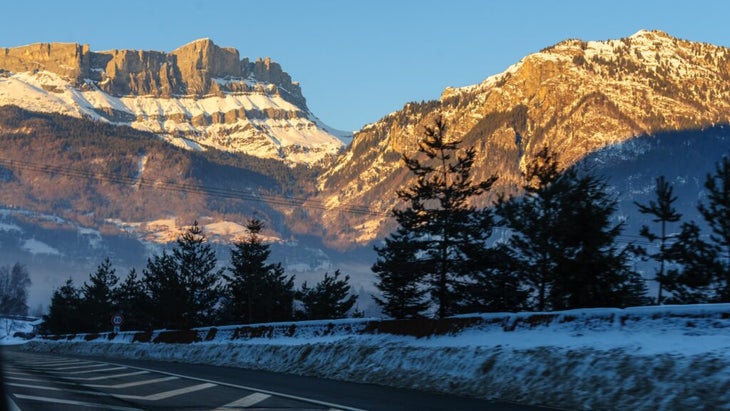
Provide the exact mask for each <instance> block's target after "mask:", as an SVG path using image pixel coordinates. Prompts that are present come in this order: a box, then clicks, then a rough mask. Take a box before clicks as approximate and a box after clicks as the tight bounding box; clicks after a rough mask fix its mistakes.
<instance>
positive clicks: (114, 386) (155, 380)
mask: <svg viewBox="0 0 730 411" xmlns="http://www.w3.org/2000/svg"><path fill="white" fill-rule="evenodd" d="M177 379H178V377H162V378H153V379H151V380H142V381H132V382H127V383H122V384H108V385H105V384H83V385H84V387H91V388H111V389H120V388H129V387H138V386H140V385H148V384H156V383H158V382H164V381H172V380H177Z"/></svg>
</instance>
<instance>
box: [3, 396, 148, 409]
mask: <svg viewBox="0 0 730 411" xmlns="http://www.w3.org/2000/svg"><path fill="white" fill-rule="evenodd" d="M14 395H15V398H20V399H21V400H30V401H41V402H50V403H53V404H66V405H77V406H80V407H90V408H94V409H96V410H113V411H144V410H142V409H141V408H129V407H117V406H115V405H107V404H95V403H92V402H84V401H72V400H64V399H61V398H48V397H38V396H35V395H23V394H14Z"/></svg>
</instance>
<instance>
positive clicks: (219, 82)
mask: <svg viewBox="0 0 730 411" xmlns="http://www.w3.org/2000/svg"><path fill="white" fill-rule="evenodd" d="M0 105H17V106H20V107H22V108H25V109H29V110H34V111H44V112H59V113H63V114H69V115H74V116H77V117H88V118H92V119H99V120H102V121H109V122H113V123H122V124H128V125H131V126H133V127H136V128H138V129H141V130H145V131H152V132H155V133H157V134H160V135H163V136H164V137H166V138H167V139H168V140H170V141H171V142H173V143H175V144H177V145H180V146H183V147H188V148H193V149H204V148H205V147H215V148H218V149H222V150H227V151H233V152H243V153H247V154H253V155H257V156H260V157H268V158H279V159H283V160H285V161H289V162H293V163H300V162H305V163H312V162H317V161H319V160H321V159H322V158H324V157H326V156H328V155H334V154H336V153H337V152H338V151H339V150H340V149H341V148H342V146H343V143H342V142H341V141H340V140H339V139H338V138H337V137H345V138H346V137H347V135H346V133H343V134H338V136H335V135H333V134H332V131H331V130H329V129H328V128H327V127H326V126H324V125H323V124H322V123H321V122H320V121H319V120H318V119H317V118H316V117H314V115H312V114H311V113H310V112H309V109H308V108H307V104H306V99H305V98H304V96H303V95H302V91H301V88H300V86H299V84H298V83H297V82H294V81H292V78H291V76H289V74H287V73H286V72H285V71H283V70H282V68H281V66H280V65H279V64H278V63H276V62H273V61H272V60H271V59H270V58H265V59H261V58H259V59H257V60H255V61H250V60H249V59H248V58H243V59H241V58H240V56H239V53H238V50H236V49H233V48H227V47H219V46H217V45H216V44H215V43H213V41H211V40H210V39H201V40H196V41H194V42H191V43H188V44H186V45H184V46H182V47H180V48H178V49H175V50H173V51H172V52H169V53H165V52H159V51H138V50H108V51H90V49H89V46H88V45H79V44H60V43H41V44H32V45H28V46H22V47H15V48H3V49H0ZM303 153H309V155H303Z"/></svg>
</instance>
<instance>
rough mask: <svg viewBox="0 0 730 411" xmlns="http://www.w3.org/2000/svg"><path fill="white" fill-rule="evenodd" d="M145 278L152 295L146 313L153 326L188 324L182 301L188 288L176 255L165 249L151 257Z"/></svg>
mask: <svg viewBox="0 0 730 411" xmlns="http://www.w3.org/2000/svg"><path fill="white" fill-rule="evenodd" d="M142 282H143V283H144V287H145V289H146V290H147V293H148V296H149V302H150V304H149V305H148V306H147V307H146V308H147V311H146V315H147V316H149V318H150V319H151V325H152V327H154V328H171V329H180V328H184V327H185V326H186V322H185V318H184V313H185V311H184V310H185V307H184V306H183V305H181V304H180V303H181V302H184V301H186V289H185V284H184V283H183V281H182V278H181V277H180V275H179V273H178V267H177V262H176V261H175V258H174V257H173V256H172V255H170V254H168V253H167V252H166V251H164V250H163V251H162V254H161V255H155V256H154V257H152V258H150V259H148V260H147V267H145V269H144V270H143V271H142Z"/></svg>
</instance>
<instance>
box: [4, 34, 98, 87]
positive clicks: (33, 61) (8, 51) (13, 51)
mask: <svg viewBox="0 0 730 411" xmlns="http://www.w3.org/2000/svg"><path fill="white" fill-rule="evenodd" d="M90 57H91V56H90V52H89V46H88V45H86V44H85V45H83V46H82V45H80V44H76V43H37V44H31V45H28V46H22V47H14V48H0V69H2V70H7V71H37V70H49V71H53V72H54V73H58V74H60V75H62V76H65V77H69V78H72V79H79V78H81V77H82V76H83V75H84V74H86V73H88V72H89V68H90Z"/></svg>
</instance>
